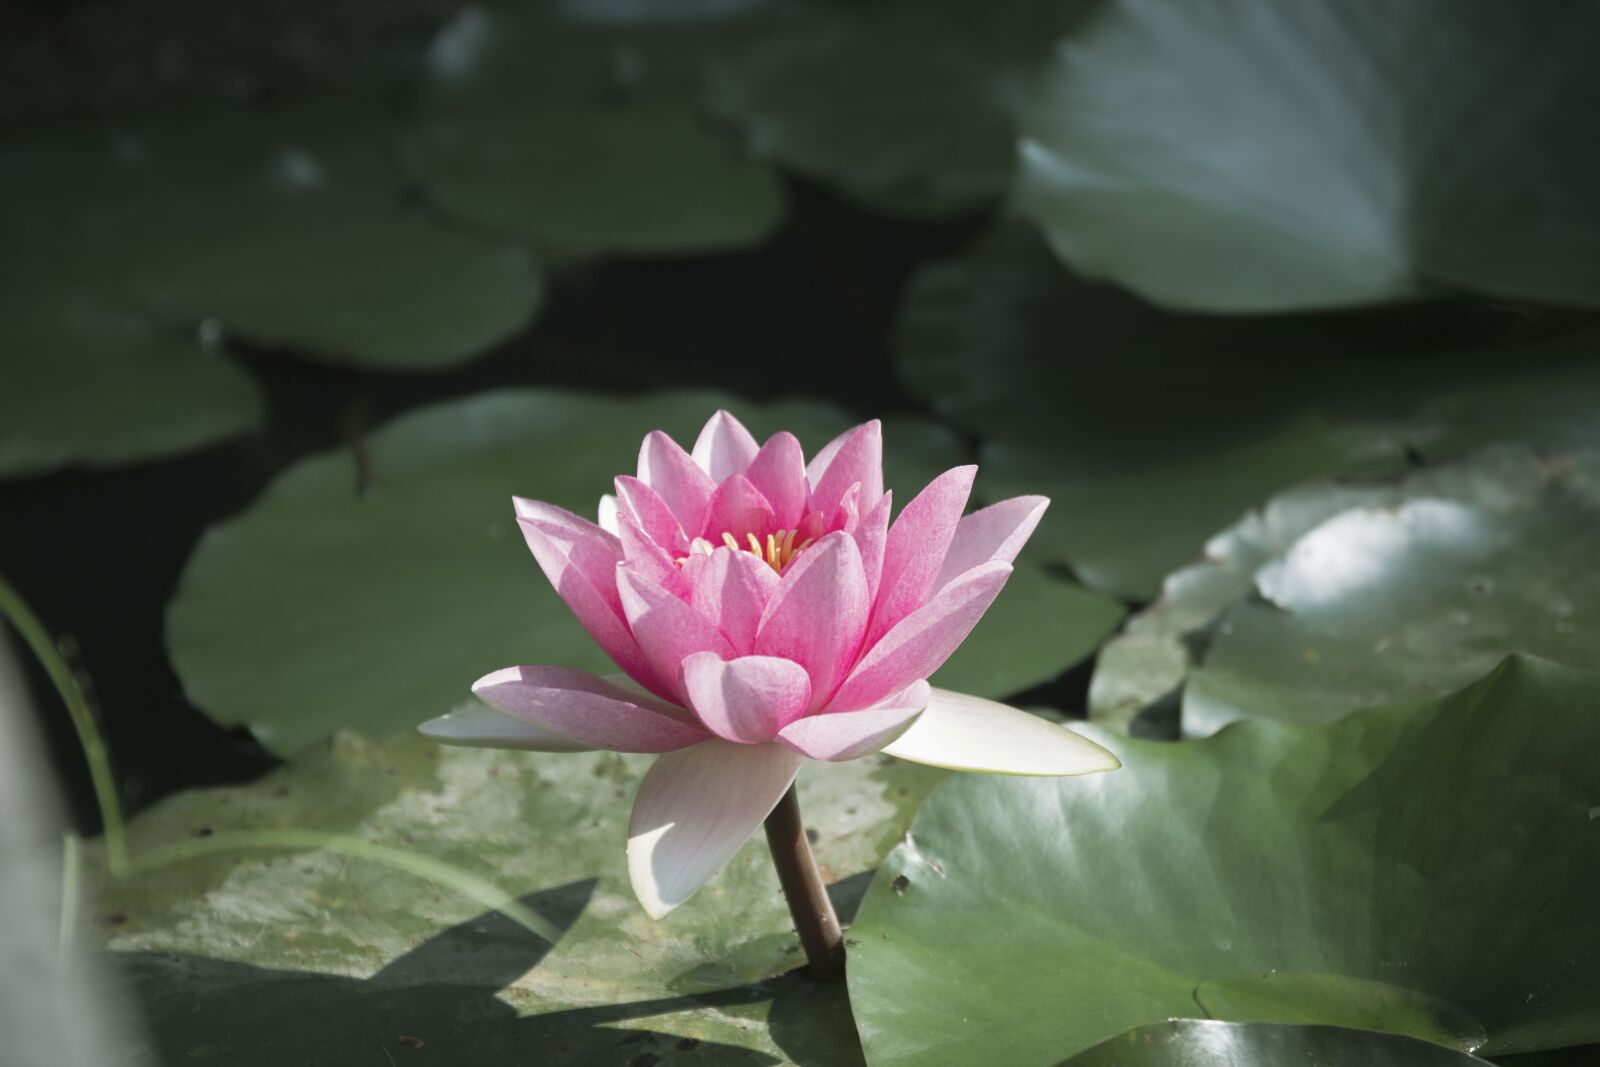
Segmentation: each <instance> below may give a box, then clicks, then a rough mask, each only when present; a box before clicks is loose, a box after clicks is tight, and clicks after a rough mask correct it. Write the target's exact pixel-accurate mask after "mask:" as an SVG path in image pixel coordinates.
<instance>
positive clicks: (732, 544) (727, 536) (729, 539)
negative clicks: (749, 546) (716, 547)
mask: <svg viewBox="0 0 1600 1067" xmlns="http://www.w3.org/2000/svg"><path fill="white" fill-rule="evenodd" d="M722 543H723V544H725V545H727V546H728V547H729V548H731V549H733V550H734V551H735V552H738V551H740V548H739V542H737V541H735V540H734V539H733V534H731V533H728V532H727V531H723V534H722Z"/></svg>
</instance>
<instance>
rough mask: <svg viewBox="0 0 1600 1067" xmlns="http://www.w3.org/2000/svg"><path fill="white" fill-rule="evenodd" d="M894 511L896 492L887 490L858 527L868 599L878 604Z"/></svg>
mask: <svg viewBox="0 0 1600 1067" xmlns="http://www.w3.org/2000/svg"><path fill="white" fill-rule="evenodd" d="M893 510H894V490H892V489H890V490H886V491H885V492H884V494H883V496H882V497H881V498H879V500H878V503H877V504H876V505H874V507H873V509H872V510H871V511H869V512H867V513H866V515H865V516H863V517H862V519H861V524H860V525H859V526H857V527H856V530H855V538H856V544H857V545H859V546H860V548H861V569H862V570H863V571H865V572H866V575H867V599H868V600H871V601H872V602H874V603H876V602H877V600H878V587H879V585H880V584H881V581H882V578H883V553H884V550H885V548H886V547H887V545H888V541H889V513H890V512H891V511H893Z"/></svg>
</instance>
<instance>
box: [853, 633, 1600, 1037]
mask: <svg viewBox="0 0 1600 1067" xmlns="http://www.w3.org/2000/svg"><path fill="white" fill-rule="evenodd" d="M1597 708H1600V674H1596V673H1594V672H1590V671H1583V670H1575V669H1571V668H1567V667H1561V666H1557V665H1555V664H1552V663H1548V662H1545V661H1541V660H1534V659H1525V658H1519V657H1512V658H1510V659H1508V660H1506V661H1505V662H1504V663H1502V664H1501V665H1500V666H1498V667H1497V668H1495V669H1494V670H1493V671H1492V672H1491V673H1490V674H1489V675H1487V676H1486V677H1485V678H1483V679H1481V680H1479V681H1476V682H1474V683H1473V684H1471V685H1469V686H1467V687H1466V688H1464V689H1461V690H1459V691H1457V692H1455V693H1452V694H1450V695H1448V696H1445V697H1442V698H1439V699H1434V700H1428V701H1424V702H1419V703H1414V704H1405V705H1391V706H1387V707H1382V708H1375V709H1370V710H1367V711H1362V712H1358V713H1356V714H1354V715H1351V716H1349V717H1347V718H1345V719H1343V720H1340V721H1338V722H1335V723H1333V724H1331V725H1327V726H1305V725H1295V724H1287V723H1276V722H1247V723H1239V724H1236V725H1235V726H1233V727H1230V728H1229V729H1227V730H1224V731H1222V732H1221V733H1219V734H1217V735H1216V736H1214V737H1210V738H1207V739H1205V740H1202V741H1196V742H1192V743H1188V744H1181V745H1173V744H1169V743H1163V742H1156V741H1139V740H1134V739H1129V738H1123V739H1116V738H1109V739H1107V743H1108V744H1110V745H1111V747H1113V748H1114V749H1115V751H1116V753H1117V755H1118V756H1119V757H1120V758H1121V760H1122V769H1121V770H1119V771H1117V772H1115V773H1113V774H1106V775H1098V776H1091V777H1085V778H1079V779H1071V778H1068V779H1041V780H1028V779H1004V778H989V777H984V776H981V775H964V776H958V777H956V778H954V779H951V780H949V781H947V782H946V783H944V784H943V785H942V786H940V787H939V788H938V789H937V790H935V792H934V793H933V794H932V795H931V796H930V797H929V799H928V800H927V802H926V803H924V805H923V806H922V809H921V810H920V811H919V813H918V815H917V818H916V820H915V822H914V823H913V826H912V829H911V833H910V836H909V837H908V838H907V840H906V842H905V843H904V844H902V845H901V846H900V847H899V848H898V849H896V850H895V852H894V853H893V854H892V855H891V856H890V857H889V858H888V859H887V860H885V861H884V863H883V865H882V866H881V867H880V868H879V871H878V873H877V875H876V876H875V878H874V881H873V884H872V887H871V889H870V890H869V891H868V893H867V899H866V901H865V903H864V904H863V907H862V912H861V917H860V918H859V919H858V921H857V923H856V925H855V928H854V930H853V936H854V938H855V939H856V944H855V946H854V947H853V948H852V949H851V958H850V996H851V1003H852V1005H853V1006H854V1008H855V1012H856V1019H857V1023H858V1025H859V1027H860V1031H861V1035H862V1039H863V1043H864V1046H865V1048H866V1051H867V1057H868V1060H869V1062H870V1063H872V1064H873V1065H874V1067H898V1065H901V1064H917V1065H918V1067H924V1065H931V1067H938V1065H941V1064H968V1063H973V1062H989V1061H994V1060H1003V1061H1004V1062H1006V1063H1011V1064H1017V1065H1018V1067H1029V1065H1030V1064H1037V1065H1044V1064H1051V1063H1056V1062H1058V1061H1060V1060H1061V1059H1062V1058H1063V1057H1071V1056H1073V1055H1076V1054H1078V1053H1079V1052H1080V1051H1082V1050H1086V1049H1089V1048H1091V1047H1092V1046H1094V1045H1096V1044H1098V1043H1100V1042H1102V1041H1105V1040H1107V1039H1108V1038H1109V1037H1111V1036H1112V1035H1114V1034H1116V1033H1119V1032H1121V1031H1124V1030H1127V1029H1129V1028H1132V1027H1137V1026H1148V1025H1155V1024H1162V1023H1164V1022H1165V1021H1166V1020H1168V1019H1170V1018H1196V1017H1199V1016H1202V1015H1204V1014H1206V1013H1207V1012H1210V1013H1211V1014H1213V1015H1217V1016H1220V1017H1222V1018H1223V1019H1225V1020H1226V1021H1229V1022H1255V1023H1284V1022H1292V1023H1297V1024H1307V1023H1318V1024H1321V1023H1333V1024H1338V1025H1351V1024H1359V1025H1361V1026H1363V1027H1366V1028H1369V1029H1372V1030H1377V1031H1382V1032H1385V1033H1389V1034H1396V1035H1402V1036H1408V1037H1414V1038H1419V1039H1422V1040H1424V1041H1428V1042H1432V1043H1434V1044H1437V1045H1452V1044H1453V1045H1455V1046H1456V1047H1458V1048H1462V1049H1466V1048H1472V1049H1473V1050H1474V1051H1477V1052H1479V1053H1480V1054H1483V1055H1488V1056H1500V1055H1504V1054H1510V1053H1517V1052H1525V1051H1532V1050H1537V1049H1546V1048H1562V1047H1566V1046H1571V1045H1581V1044H1585V1043H1592V1042H1594V1041H1595V1040H1596V1036H1597V1035H1600V1017H1597V1016H1596V1015H1595V1013H1594V1010H1593V1005H1594V1004H1595V1003H1596V1001H1597V999H1600V956H1596V955H1595V954H1594V953H1593V952H1592V951H1591V950H1590V946H1591V945H1593V944H1594V943H1595V939H1596V938H1597V937H1600V913H1597V912H1596V910H1595V908H1594V907H1593V903H1592V894H1591V893H1590V892H1589V891H1588V887H1589V886H1590V885H1592V883H1593V882H1594V880H1595V879H1596V878H1597V877H1600V851H1597V850H1596V849H1595V848H1594V842H1595V834H1596V826H1597V823H1596V819H1595V814H1594V812H1595V808H1594V797H1595V796H1596V794H1597V790H1600V766H1597V765H1596V764H1595V763H1594V761H1592V760H1583V759H1575V758H1574V757H1573V754H1574V753H1579V752H1590V751H1593V750H1594V748H1595V746H1596V745H1597V744H1600V714H1597V713H1596V709H1597ZM1041 842H1047V843H1049V847H1040V843H1041ZM1113 1047H1114V1046H1113ZM1088 1062H1090V1063H1096V1062H1103V1061H1096V1060H1093V1059H1091V1060H1089V1061H1088ZM1117 1062H1120V1061H1117ZM1131 1062H1135V1063H1137V1062H1140V1061H1138V1060H1136V1059H1135V1060H1132V1061H1131ZM1154 1062H1158V1063H1159V1062H1161V1061H1159V1060H1156V1061H1154ZM1176 1062H1178V1063H1183V1062H1185V1061H1183V1060H1181V1059H1179V1060H1177V1061H1176ZM1242 1062H1246V1063H1248V1062H1250V1061H1249V1060H1248V1059H1246V1060H1243V1061H1242ZM1380 1062H1381V1061H1380Z"/></svg>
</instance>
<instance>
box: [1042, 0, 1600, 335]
mask: <svg viewBox="0 0 1600 1067" xmlns="http://www.w3.org/2000/svg"><path fill="white" fill-rule="evenodd" d="M1597 47H1600V19H1597V18H1596V17H1595V12H1594V10H1593V9H1592V8H1590V7H1588V6H1586V5H1563V4H1546V5H1538V6H1536V7H1532V8H1526V9H1524V8H1512V7H1509V6H1507V5H1505V4H1502V3H1497V2H1495V0H1464V2H1458V0H1430V2H1426V3H1411V4H1406V5H1403V6H1398V7H1397V6H1396V5H1394V4H1390V3H1385V2H1384V0H1346V2H1344V3H1339V4H1291V5H1283V4H1280V3H1275V2H1274V0H1215V2H1212V3H1205V4H1171V3H1165V2H1162V0H1120V2H1118V3H1115V4H1112V5H1109V6H1108V7H1107V8H1106V9H1105V14H1104V15H1103V16H1102V17H1101V18H1100V19H1098V20H1097V21H1096V22H1094V23H1093V24H1092V25H1091V26H1089V27H1087V28H1086V29H1085V31H1084V32H1082V33H1081V34H1079V35H1078V36H1077V37H1075V38H1074V39H1072V40H1071V41H1069V42H1067V43H1066V44H1065V45H1064V46H1063V47H1062V48H1060V49H1059V50H1058V52H1057V56H1056V61H1055V64H1054V66H1053V67H1052V68H1051V70H1050V73H1049V74H1048V75H1047V76H1046V77H1044V78H1042V79H1041V80H1040V82H1039V87H1038V89H1037V93H1036V96H1035V98H1034V99H1033V100H1032V103H1031V105H1030V106H1029V108H1028V109H1027V110H1026V112H1025V116H1026V117H1025V119H1024V121H1023V123H1022V131H1023V139H1022V142H1021V157H1022V170H1021V179H1020V200H1021V203H1022V205H1023V209H1024V210H1025V211H1026V212H1027V213H1028V214H1029V215H1031V216H1032V217H1033V218H1034V219H1035V220H1036V221H1038V223H1039V224H1040V225H1041V226H1042V227H1043V228H1044V230H1045V232H1046V233H1047V234H1048V236H1049V237H1050V240H1051V243H1052V245H1053V246H1054V247H1055V249H1056V251H1057V252H1058V253H1060V255H1061V256H1062V257H1063V258H1064V259H1066V260H1067V261H1069V262H1071V263H1073V264H1075V265H1076V266H1077V267H1078V268H1079V269H1081V270H1083V271H1085V272H1086V273H1091V274H1095V275H1105V276H1108V277H1111V278H1114V279H1116V280H1117V281H1119V282H1121V283H1123V284H1124V285H1127V286H1129V287H1130V288H1132V289H1134V290H1136V291H1138V292H1140V293H1143V294H1144V295H1145V296H1147V297H1149V298H1151V299H1152V300H1156V301H1158V302H1160V303H1163V304H1166V305H1169V306H1174V307H1187V308H1199V309H1210V310H1223V311H1280V310H1286V309H1294V308H1307V307H1328V306H1336V305H1348V304H1358V303H1366V302H1374V301H1385V300H1390V299H1394V298H1396V297H1402V296H1406V295H1410V294H1413V293H1416V292H1418V291H1419V290H1421V289H1423V288H1424V287H1428V286H1451V287H1462V288H1468V289H1472V290H1476V291H1479V292H1484V293H1490V294H1494V295H1497V296H1505V297H1513V298H1521V299H1528V300H1534V301H1547V302H1553V303H1570V304H1579V305H1584V306H1590V307H1593V306H1596V305H1600V266H1597V261H1596V258H1595V256H1594V254H1593V250H1594V248H1595V246H1596V243H1597V242H1600V211H1597V210H1596V205H1595V200H1594V196H1593V190H1594V188H1595V186H1596V184H1597V183H1600V145H1597V142H1596V140H1595V138H1594V137H1593V136H1592V134H1591V130H1590V128H1591V124H1592V115H1593V112H1594V107H1595V104H1596V103H1597V101H1600V69H1597V68H1596V65H1595V64H1594V63H1593V62H1592V56H1593V54H1594V52H1595V49H1596V48H1597Z"/></svg>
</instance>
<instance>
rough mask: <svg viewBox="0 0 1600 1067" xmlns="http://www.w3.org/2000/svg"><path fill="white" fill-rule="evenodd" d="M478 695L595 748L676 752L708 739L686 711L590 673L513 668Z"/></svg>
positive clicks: (478, 687) (485, 681)
mask: <svg viewBox="0 0 1600 1067" xmlns="http://www.w3.org/2000/svg"><path fill="white" fill-rule="evenodd" d="M472 691H473V692H474V693H476V694H477V695H478V696H479V698H481V699H482V700H483V701H484V702H485V703H487V704H490V705H492V706H493V707H496V708H499V709H500V710H501V711H503V712H505V713H506V714H508V715H515V716H516V717H517V718H519V719H521V720H522V721H523V722H527V723H531V724H533V725H534V726H542V727H544V728H546V729H549V730H554V731H555V732H556V733H558V734H562V735H564V736H566V737H570V738H572V739H573V740H575V741H580V742H582V743H583V744H586V745H590V746H592V747H594V748H608V749H612V750H613V751H616V752H670V751H672V750H673V749H678V748H686V747H688V746H689V745H695V744H699V743H700V742H701V741H704V740H705V739H706V733H705V731H704V730H703V729H701V728H700V726H699V724H697V723H695V722H693V721H692V720H690V719H689V717H688V716H686V715H684V714H683V713H682V712H681V711H679V710H677V709H675V708H673V707H671V706H670V705H667V704H663V703H661V702H659V701H656V700H652V699H650V698H648V697H637V696H634V695H633V694H631V693H629V692H628V691H627V690H624V689H621V688H618V687H617V686H614V685H612V684H611V683H609V682H607V681H604V680H603V679H601V678H598V677H596V676H595V675H592V674H590V673H589V672H588V671H578V670H572V669H570V668H568V667H507V668H505V669H504V670H498V671H495V672H494V673H493V674H487V675H484V676H483V677H482V678H479V679H478V680H477V682H475V683H473V686H472Z"/></svg>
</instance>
